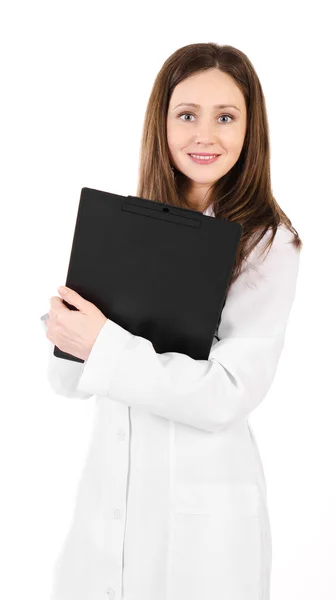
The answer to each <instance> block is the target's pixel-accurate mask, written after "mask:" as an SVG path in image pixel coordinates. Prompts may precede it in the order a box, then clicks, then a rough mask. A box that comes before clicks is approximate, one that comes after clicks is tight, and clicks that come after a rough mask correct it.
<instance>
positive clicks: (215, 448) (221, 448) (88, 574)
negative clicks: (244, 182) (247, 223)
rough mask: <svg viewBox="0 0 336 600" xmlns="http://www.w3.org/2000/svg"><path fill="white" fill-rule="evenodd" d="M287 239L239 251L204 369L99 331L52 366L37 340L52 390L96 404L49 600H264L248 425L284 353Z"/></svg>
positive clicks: (254, 455) (268, 550)
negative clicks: (83, 356)
mask: <svg viewBox="0 0 336 600" xmlns="http://www.w3.org/2000/svg"><path fill="white" fill-rule="evenodd" d="M205 214H210V215H213V213H212V211H211V207H210V209H208V211H207V212H206V213H205ZM269 231H270V230H269ZM269 231H268V232H267V234H266V235H267V236H268V235H269ZM291 238H292V234H291V232H289V231H288V230H287V229H286V228H285V227H284V226H283V225H281V226H280V227H279V228H278V230H277V233H276V237H275V240H274V242H273V246H272V248H271V250H270V252H269V254H268V256H267V257H266V258H264V257H265V255H263V256H261V257H259V256H258V253H259V252H260V249H261V248H262V247H263V244H264V243H265V239H264V240H262V242H260V243H259V245H258V246H257V247H256V248H255V249H254V250H253V251H252V252H251V253H250V255H249V257H248V261H247V262H246V264H245V267H244V271H243V272H242V273H241V275H240V276H239V277H238V279H237V280H236V282H235V283H234V284H233V285H232V287H231V289H230V290H229V293H228V295H227V299H226V304H225V307H224V309H223V313H222V318H221V322H220V325H219V328H218V337H219V341H218V340H217V339H216V338H214V340H213V344H212V348H211V351H210V355H209V358H208V360H194V359H192V358H190V357H189V356H187V355H184V354H180V353H176V352H168V353H164V354H157V353H156V352H155V351H154V349H153V346H152V344H151V342H150V341H148V340H147V339H145V338H142V337H139V336H134V335H132V334H131V333H130V332H128V331H126V330H125V329H124V328H122V327H120V326H119V325H117V324H116V323H114V322H113V321H111V320H107V322H106V323H105V325H104V326H103V328H102V329H101V331H100V332H99V334H98V337H97V339H96V341H95V343H94V345H93V348H92V350H91V353H90V355H89V357H88V359H87V361H86V362H85V363H77V362H74V361H67V360H64V359H60V358H57V357H55V356H53V347H54V345H53V344H52V343H51V342H50V341H49V340H48V339H47V338H46V339H47V341H48V344H49V363H48V379H49V382H50V385H51V387H52V389H53V390H54V391H55V393H56V394H60V395H62V396H67V397H69V398H83V399H87V398H90V397H91V396H93V395H95V396H96V399H95V402H96V412H95V422H94V428H93V436H92V440H91V443H90V446H89V451H88V456H87V462H86V466H85V468H84V470H83V473H82V476H81V479H80V484H79V489H78V494H77V499H76V506H75V512H74V515H73V521H72V525H71V528H70V531H69V533H68V535H67V537H66V540H65V542H64V544H63V547H62V549H61V551H60V553H59V555H58V558H57V561H56V564H55V567H54V579H53V590H52V597H51V600H108V599H110V600H111V599H114V600H187V599H189V598H190V599H192V600H206V599H208V598H209V599H211V600H224V599H226V600H269V598H270V578H271V564H272V540H271V529H270V522H269V516H268V510H267V497H266V483H265V478H264V472H263V467H262V463H261V460H260V456H259V451H258V448H257V444H256V441H255V438H254V434H253V432H252V429H251V426H250V424H249V422H248V418H249V415H250V413H251V412H252V411H253V410H254V409H255V408H256V407H257V406H258V405H259V404H260V403H261V401H262V400H263V398H264V397H265V395H266V394H267V392H268V390H269V388H270V386H271V383H272V381H273V378H274V375H275V372H276V368H277V365H278V361H279V358H280V355H281V351H282V348H283V345H284V336H285V329H286V325H287V322H288V319H289V314H290V311H291V307H292V304H293V300H294V296H295V288H296V281H297V275H298V269H299V256H300V254H299V252H298V251H297V250H296V249H295V248H294V246H293V245H292V244H291V243H289V242H290V239H291ZM253 266H254V267H256V268H255V269H254V268H253Z"/></svg>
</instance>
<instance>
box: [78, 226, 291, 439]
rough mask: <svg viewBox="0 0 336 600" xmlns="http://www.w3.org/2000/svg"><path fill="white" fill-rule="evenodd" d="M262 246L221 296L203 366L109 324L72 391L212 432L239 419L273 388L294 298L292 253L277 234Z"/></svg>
mask: <svg viewBox="0 0 336 600" xmlns="http://www.w3.org/2000/svg"><path fill="white" fill-rule="evenodd" d="M270 232H271V230H268V231H267V233H266V234H265V236H264V238H263V239H262V240H261V242H259V244H258V245H257V246H256V247H255V248H254V250H252V252H250V255H249V257H248V258H249V260H247V261H246V264H245V267H244V270H243V271H242V273H241V274H240V275H239V277H238V278H237V279H236V281H235V282H234V283H233V284H232V286H231V288H230V289H229V292H228V294H227V298H226V303H225V307H224V309H223V312H222V316H221V321H220V325H219V329H218V335H219V341H218V342H217V343H215V344H214V345H213V346H212V348H211V351H210V354H209V357H208V360H195V359H193V358H191V357H189V356H187V355H185V354H181V353H178V352H166V353H162V354H158V353H156V352H155V350H154V348H153V345H152V343H151V342H150V341H149V340H147V339H145V338H143V337H140V336H136V335H132V334H131V333H130V332H128V331H126V330H125V329H124V328H122V327H120V326H119V325H118V324H116V323H114V322H113V321H111V320H110V319H108V320H107V321H106V323H105V324H104V326H103V328H102V329H101V330H100V332H99V334H98V336H97V338H96V340H95V343H94V345H93V347H92V349H91V352H90V354H89V356H88V359H87V361H86V363H85V365H84V368H83V370H82V372H81V375H80V377H79V382H78V388H77V389H78V390H79V391H81V392H83V393H87V394H97V395H100V396H105V397H108V398H111V399H112V400H115V401H119V402H123V403H124V404H127V405H128V406H130V407H134V408H136V409H140V410H143V411H147V412H150V413H153V414H155V415H158V416H160V417H163V418H166V419H169V420H175V421H179V422H181V423H184V424H187V425H190V426H192V427H197V428H199V429H202V430H205V431H209V432H216V431H219V430H221V429H223V428H225V427H227V426H229V425H230V424H231V423H232V422H233V421H234V420H235V419H238V418H241V417H243V416H247V415H248V414H249V413H250V412H251V411H253V410H254V409H255V408H256V407H257V406H258V405H259V404H260V402H261V401H262V400H263V398H264V397H265V395H266V394H267V392H268V390H269V388H270V386H271V383H272V381H273V378H274V375H275V372H276V368H277V364H278V361H279V358H280V355H281V352H282V348H283V345H284V338H285V330H286V326H287V322H288V319H289V314H290V311H291V307H292V304H293V300H294V296H295V288H296V281H297V275H298V269H299V256H300V252H299V250H297V249H296V248H295V247H294V245H293V244H292V243H291V239H292V237H293V234H292V233H291V232H290V231H289V230H287V229H286V228H285V227H284V226H283V225H282V226H280V227H278V229H277V232H276V235H275V238H274V241H273V244H272V246H271V248H270V249H269V250H268V254H267V253H264V254H263V255H260V252H261V249H262V248H264V244H265V241H266V238H267V237H268V235H269V234H270Z"/></svg>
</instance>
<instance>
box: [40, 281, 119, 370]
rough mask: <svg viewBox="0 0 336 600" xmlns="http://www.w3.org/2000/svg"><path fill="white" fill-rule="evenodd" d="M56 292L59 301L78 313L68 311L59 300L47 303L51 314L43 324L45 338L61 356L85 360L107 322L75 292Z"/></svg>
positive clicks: (97, 310)
mask: <svg viewBox="0 0 336 600" xmlns="http://www.w3.org/2000/svg"><path fill="white" fill-rule="evenodd" d="M62 289H63V288H58V291H59V293H60V295H61V297H62V298H63V299H64V300H65V301H66V302H68V303H69V304H71V305H72V306H75V307H76V308H77V309H78V310H70V309H69V308H68V307H67V306H66V305H65V304H64V303H63V302H62V298H59V297H58V296H53V297H52V298H51V299H50V310H49V313H48V315H49V316H48V318H47V319H46V321H45V324H46V326H47V329H48V330H47V333H46V336H47V338H48V339H49V340H50V341H51V342H53V344H55V346H57V347H58V348H59V349H60V350H62V351H63V352H67V353H68V354H72V355H73V356H77V357H78V358H81V359H82V360H87V359H88V357H89V354H90V352H91V349H92V346H93V344H94V342H95V340H96V338H97V336H98V333H99V332H100V330H101V329H102V327H103V326H104V325H105V323H106V321H107V318H106V317H105V315H104V314H103V313H102V312H101V311H100V310H99V308H97V307H96V306H95V305H94V304H93V303H92V302H89V301H88V300H85V299H84V298H82V296H80V295H79V294H78V293H77V292H75V290H72V289H70V288H65V289H66V292H65V293H64V292H62Z"/></svg>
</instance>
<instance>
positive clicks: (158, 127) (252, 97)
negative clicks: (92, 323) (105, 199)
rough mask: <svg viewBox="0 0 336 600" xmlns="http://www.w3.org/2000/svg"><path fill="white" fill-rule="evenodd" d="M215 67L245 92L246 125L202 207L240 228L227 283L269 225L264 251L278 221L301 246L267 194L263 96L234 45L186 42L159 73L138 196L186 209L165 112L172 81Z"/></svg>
mask: <svg viewBox="0 0 336 600" xmlns="http://www.w3.org/2000/svg"><path fill="white" fill-rule="evenodd" d="M214 68H215V69H220V70H221V71H223V73H227V74H228V75H230V76H231V77H232V78H233V79H234V81H235V83H236V84H237V85H238V86H239V88H240V90H241V92H242V93H243V95H244V99H245V103H246V109H247V128H246V134H245V139H244V144H243V147H242V150H241V153H240V156H239V159H238V160H237V162H236V163H235V165H234V166H233V167H232V168H231V169H230V171H229V172H228V173H226V174H225V175H223V177H221V178H220V179H219V180H218V181H216V182H215V184H214V185H213V186H212V187H211V188H210V190H209V192H208V200H207V202H206V203H205V205H204V210H205V209H206V208H207V207H209V206H210V205H211V204H212V203H213V211H214V215H215V217H216V218H218V219H228V220H230V221H238V222H239V223H241V225H242V226H243V232H242V237H241V240H240V244H239V247H238V250H237V255H236V262H235V265H234V268H233V271H232V276H231V280H230V282H229V285H228V289H229V287H230V285H231V284H232V283H233V282H234V281H235V280H236V278H237V277H238V275H239V274H240V272H241V269H242V266H243V261H245V260H246V258H247V256H248V255H249V253H250V252H251V251H252V250H253V248H254V247H255V246H256V245H257V244H258V243H259V242H260V241H261V239H262V238H263V236H264V235H265V233H266V232H267V230H268V229H269V228H272V234H271V235H270V236H269V240H268V242H267V244H266V245H265V248H264V250H263V251H265V250H266V249H267V248H270V247H271V245H272V243H273V240H274V237H275V234H276V231H277V227H278V226H279V225H280V224H281V223H283V224H284V225H285V226H286V227H287V228H288V229H289V230H290V231H291V232H292V233H293V241H292V243H293V245H294V246H295V247H296V249H297V251H299V250H300V249H301V247H302V240H301V239H300V237H299V235H298V233H297V231H296V229H294V227H293V226H292V223H291V221H290V219H289V218H288V217H287V215H286V214H285V213H284V211H283V210H282V209H281V208H280V206H279V205H278V203H277V201H276V200H275V198H274V196H273V194H272V188H271V176H270V142H269V126H268V120H267V112H266V104H265V98H264V94H263V91H262V87H261V84H260V81H259V78H258V76H257V74H256V72H255V70H254V67H253V65H252V64H251V62H250V60H249V59H248V58H247V56H246V55H245V54H244V53H243V52H242V51H241V50H238V49H237V48H234V47H233V46H228V45H222V46H220V45H218V44H215V43H200V44H190V45H188V46H184V47H183V48H180V49H178V50H176V52H174V53H173V54H172V55H171V56H170V57H169V58H168V59H167V60H166V61H165V62H164V64H163V66H162V67H161V70H160V71H159V73H158V75H157V77H156V79H155V81H154V85H153V88H152V91H151V94H150V97H149V100H148V104H147V109H146V113H145V119H144V125H143V132H142V139H141V149H140V165H139V180H138V187H137V192H136V194H137V196H139V197H142V198H147V199H149V200H155V201H157V202H165V203H167V204H170V205H171V206H178V207H181V208H190V207H189V206H188V202H187V199H186V197H185V196H184V194H183V190H184V189H185V185H186V180H187V178H186V176H185V175H184V174H183V173H181V172H179V171H177V170H176V169H175V170H174V171H173V169H172V165H171V162H170V153H169V147H168V142H167V111H168V106H169V101H170V97H171V95H172V93H173V90H174V88H175V86H176V85H178V84H179V83H180V82H181V81H183V80H184V79H186V78H187V77H189V76H190V75H193V74H195V73H197V72H202V71H206V70H207V69H214Z"/></svg>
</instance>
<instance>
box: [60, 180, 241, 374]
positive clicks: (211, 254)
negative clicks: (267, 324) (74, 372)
mask: <svg viewBox="0 0 336 600" xmlns="http://www.w3.org/2000/svg"><path fill="white" fill-rule="evenodd" d="M242 229H243V227H242V225H241V224H240V223H237V222H232V221H229V220H227V219H216V218H214V217H212V216H208V215H204V214H203V213H201V212H198V211H196V210H191V209H185V208H179V207H173V206H170V205H169V204H167V203H165V202H161V201H156V200H148V199H146V198H139V197H137V196H122V195H119V194H113V193H110V192H104V191H101V190H95V189H92V188H87V187H84V188H82V190H81V195H80V201H79V206H78V213H77V220H76V225H75V230H74V236H73V242H72V248H71V253H70V259H69V265H68V273H67V277H66V283H65V285H66V286H68V287H69V288H71V289H74V290H75V291H76V292H78V294H80V295H81V296H82V297H83V298H85V299H86V300H89V301H90V302H93V303H94V304H95V305H96V306H97V307H98V308H99V309H100V310H101V311H102V312H103V313H104V315H105V316H106V317H107V318H109V319H111V320H113V321H114V322H115V323H117V324H118V325H120V326H121V327H124V328H125V329H127V330H128V331H129V332H130V333H132V334H133V335H138V336H141V337H144V338H146V339H148V340H150V341H151V342H152V344H153V347H154V349H155V351H156V352H157V353H160V354H161V353H163V352H180V353H183V354H187V355H189V356H190V357H192V358H194V359H198V360H202V359H204V360H207V359H208V356H209V352H210V349H211V345H212V341H213V338H214V334H215V332H216V328H217V327H218V324H219V322H220V318H221V314H222V310H223V307H224V304H225V300H226V292H227V287H228V283H229V280H230V277H231V274H232V270H233V267H234V263H235V258H236V253H237V249H238V245H239V241H240V238H241V234H242ZM63 302H64V304H65V305H66V306H67V307H68V308H69V309H71V310H77V309H76V308H75V307H74V306H72V305H70V304H69V303H68V302H66V301H65V300H63ZM54 355H55V356H57V357H58V358H63V359H68V360H73V361H76V362H82V363H83V362H84V360H83V359H81V358H78V357H76V356H73V355H71V354H68V353H66V352H63V351H62V350H61V349H60V348H58V347H57V346H54Z"/></svg>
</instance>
